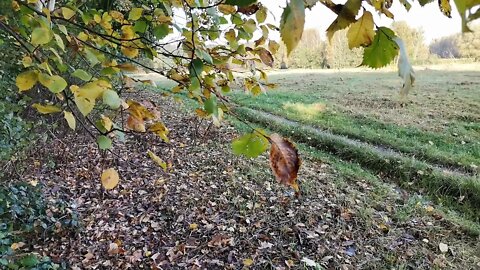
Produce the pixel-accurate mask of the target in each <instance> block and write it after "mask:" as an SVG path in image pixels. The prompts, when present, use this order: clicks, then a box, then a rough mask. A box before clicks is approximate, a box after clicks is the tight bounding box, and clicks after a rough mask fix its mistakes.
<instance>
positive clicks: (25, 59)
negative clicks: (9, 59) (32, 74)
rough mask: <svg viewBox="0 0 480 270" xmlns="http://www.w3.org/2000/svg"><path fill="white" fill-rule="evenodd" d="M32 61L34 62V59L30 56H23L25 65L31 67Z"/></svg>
mask: <svg viewBox="0 0 480 270" xmlns="http://www.w3.org/2000/svg"><path fill="white" fill-rule="evenodd" d="M32 63H33V60H32V58H31V57H30V56H25V57H23V59H22V64H23V66H24V67H29V66H31V65H32Z"/></svg>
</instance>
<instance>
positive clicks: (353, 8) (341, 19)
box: [327, 0, 362, 40]
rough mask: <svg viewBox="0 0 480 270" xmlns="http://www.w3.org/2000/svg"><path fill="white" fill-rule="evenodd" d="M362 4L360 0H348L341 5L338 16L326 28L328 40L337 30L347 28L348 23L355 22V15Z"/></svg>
mask: <svg viewBox="0 0 480 270" xmlns="http://www.w3.org/2000/svg"><path fill="white" fill-rule="evenodd" d="M361 6H362V0H348V1H347V2H346V3H345V5H343V6H341V9H340V12H339V13H338V17H337V18H336V19H335V21H333V23H332V24H331V25H330V26H329V27H328V28H327V37H328V40H331V39H332V37H333V34H335V32H337V31H338V30H342V29H345V28H347V27H348V26H349V25H350V24H352V23H353V22H355V16H357V14H358V11H359V10H360V7H361Z"/></svg>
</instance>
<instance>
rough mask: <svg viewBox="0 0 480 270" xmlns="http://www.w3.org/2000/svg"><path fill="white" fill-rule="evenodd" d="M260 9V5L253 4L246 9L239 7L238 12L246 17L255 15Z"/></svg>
mask: <svg viewBox="0 0 480 270" xmlns="http://www.w3.org/2000/svg"><path fill="white" fill-rule="evenodd" d="M259 9H260V4H253V5H250V6H246V7H238V12H239V13H243V14H245V15H252V14H255V13H256V12H257V11H258V10H259Z"/></svg>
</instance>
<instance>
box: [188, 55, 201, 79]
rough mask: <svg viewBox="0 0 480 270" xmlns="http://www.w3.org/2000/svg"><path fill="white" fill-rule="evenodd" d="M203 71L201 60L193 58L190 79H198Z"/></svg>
mask: <svg viewBox="0 0 480 270" xmlns="http://www.w3.org/2000/svg"><path fill="white" fill-rule="evenodd" d="M202 71H203V62H202V60H200V59H198V58H195V59H194V60H193V61H192V63H191V65H190V77H200V74H202Z"/></svg>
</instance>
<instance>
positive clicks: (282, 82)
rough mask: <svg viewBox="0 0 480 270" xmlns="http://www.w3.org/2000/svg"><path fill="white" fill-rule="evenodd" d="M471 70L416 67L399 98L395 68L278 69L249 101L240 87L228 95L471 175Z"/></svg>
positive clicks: (475, 151) (477, 107)
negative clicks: (263, 89)
mask: <svg viewBox="0 0 480 270" xmlns="http://www.w3.org/2000/svg"><path fill="white" fill-rule="evenodd" d="M474 69H475V67H472V70H454V71H448V70H433V69H426V68H424V69H422V70H417V81H416V85H415V88H414V89H413V91H412V92H411V93H410V95H409V96H408V97H407V99H406V100H401V99H400V97H399V95H398V89H399V87H400V86H401V81H400V79H399V78H398V77H397V75H396V73H395V72H393V71H392V72H382V71H363V70H360V71H348V72H345V71H339V72H335V71H308V70H295V71H285V72H281V71H277V72H273V73H272V74H271V75H270V77H269V79H270V81H271V82H273V83H277V84H278V88H277V89H275V90H273V91H270V92H268V93H267V94H265V95H260V96H258V97H255V98H251V97H246V96H245V95H244V94H243V93H240V92H237V93H234V94H233V95H232V97H233V100H234V101H235V102H236V103H237V104H239V105H242V106H246V107H250V108H254V109H259V110H262V111H266V112H270V113H273V114H276V115H279V116H282V117H286V118H288V119H291V120H295V121H299V122H302V123H305V124H309V125H313V126H317V127H319V128H322V129H325V130H329V131H331V132H332V133H335V134H341V135H346V136H348V137H351V138H355V139H359V140H361V141H365V142H369V143H373V144H376V145H382V146H384V147H388V148H391V149H393V150H396V151H401V152H404V153H408V154H411V155H413V156H415V157H416V158H418V159H421V160H425V161H429V162H432V163H436V164H440V165H442V166H446V167H456V168H461V169H463V170H466V171H469V172H470V173H474V174H475V173H478V167H479V165H480V88H479V86H480V72H478V71H474ZM477 70H480V68H479V69H477ZM401 102H405V103H406V104H405V105H404V106H401Z"/></svg>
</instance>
